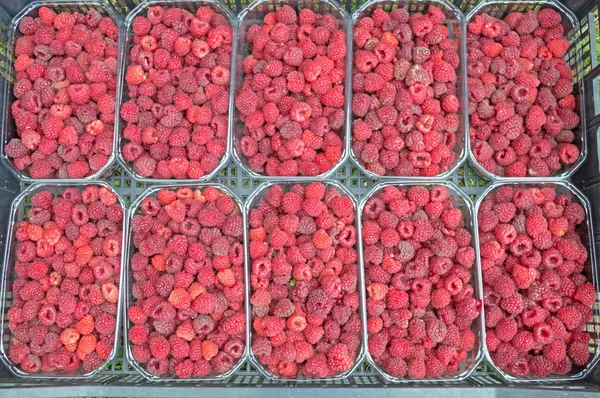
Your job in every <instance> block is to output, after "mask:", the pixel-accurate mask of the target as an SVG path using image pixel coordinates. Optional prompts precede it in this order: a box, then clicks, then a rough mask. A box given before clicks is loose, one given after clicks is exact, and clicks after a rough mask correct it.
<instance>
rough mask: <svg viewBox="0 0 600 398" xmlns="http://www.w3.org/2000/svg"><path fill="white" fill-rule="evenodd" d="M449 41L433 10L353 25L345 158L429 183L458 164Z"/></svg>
mask: <svg viewBox="0 0 600 398" xmlns="http://www.w3.org/2000/svg"><path fill="white" fill-rule="evenodd" d="M449 34H450V32H449V29H448V27H447V24H446V15H445V13H444V11H442V10H441V9H440V8H438V7H435V6H430V7H429V8H428V9H427V11H425V12H424V13H421V12H415V13H412V14H409V13H408V11H407V10H405V9H402V8H399V9H396V10H393V11H391V12H390V13H388V12H386V11H384V10H383V9H381V8H378V9H375V10H374V11H373V12H372V14H371V15H368V16H364V17H362V18H359V19H358V20H357V22H356V23H355V24H354V34H353V39H354V51H355V55H354V70H353V75H352V78H353V85H352V88H353V96H352V117H353V124H352V152H353V154H354V156H355V157H356V160H357V161H358V163H359V164H361V165H362V166H363V167H364V168H365V169H367V170H368V171H369V172H371V173H373V174H377V175H384V176H424V177H433V176H436V175H439V174H441V173H444V172H446V171H448V170H449V169H451V168H452V167H453V166H454V165H455V164H456V162H457V161H458V153H457V152H460V150H459V149H458V148H459V146H460V145H459V144H460V143H461V142H462V139H460V138H459V136H458V134H459V133H458V130H459V124H460V118H461V116H460V113H459V111H460V112H464V110H461V108H462V106H461V104H460V102H461V100H460V97H461V94H460V92H459V91H458V80H457V70H458V68H459V67H460V58H459V55H458V47H459V45H458V41H457V40H456V39H454V38H452V37H450V36H449ZM394 366H396V365H394Z"/></svg>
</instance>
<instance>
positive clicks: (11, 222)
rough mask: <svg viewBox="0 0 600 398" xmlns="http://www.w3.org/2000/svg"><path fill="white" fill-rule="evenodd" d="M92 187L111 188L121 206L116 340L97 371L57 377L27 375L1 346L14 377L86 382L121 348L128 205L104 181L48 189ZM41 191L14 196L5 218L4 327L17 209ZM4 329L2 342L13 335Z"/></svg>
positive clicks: (0, 296) (0, 314) (0, 309)
mask: <svg viewBox="0 0 600 398" xmlns="http://www.w3.org/2000/svg"><path fill="white" fill-rule="evenodd" d="M93 185H95V186H100V187H104V188H107V189H110V190H111V192H112V193H113V194H114V195H115V196H116V198H117V201H118V203H119V204H120V205H121V209H122V212H123V222H122V224H123V225H122V227H121V233H122V237H121V270H120V272H119V301H118V302H117V313H116V315H115V320H116V324H115V339H114V343H113V347H112V351H111V354H110V356H109V357H108V358H107V359H106V361H104V362H102V365H101V366H99V367H98V368H96V369H94V370H92V371H90V372H86V373H83V374H77V373H73V374H66V373H65V374H60V373H58V372H56V371H54V373H56V374H38V373H27V372H25V371H23V370H21V368H19V367H18V366H16V365H15V364H14V363H13V361H12V360H10V358H9V356H8V353H7V352H6V350H5V348H4V343H3V344H0V360H1V361H2V362H3V363H4V365H5V366H6V367H7V368H8V370H10V371H11V373H12V374H14V375H15V376H17V377H21V378H32V379H41V380H46V379H53V380H58V379H68V380H73V379H89V378H91V377H93V376H95V375H96V374H98V373H99V372H100V371H101V370H102V369H103V368H104V366H106V365H107V364H109V363H111V362H112V361H113V360H114V359H115V356H116V355H117V351H118V350H119V347H120V344H119V337H120V336H119V332H120V330H121V316H120V314H121V310H122V307H123V281H124V274H125V266H124V265H125V264H124V255H125V236H126V234H127V229H126V224H127V223H126V213H127V205H126V204H125V202H124V200H123V198H122V197H121V196H120V195H119V193H118V192H116V191H115V190H114V189H113V188H112V187H111V186H110V185H109V184H108V183H106V182H103V181H93V182H92V183H91V184H88V183H83V182H79V183H77V182H75V183H73V182H55V183H54V184H53V187H50V189H53V188H55V187H58V188H62V189H61V190H62V191H64V190H65V189H66V188H78V189H80V191H81V190H82V189H84V188H85V187H87V186H93ZM43 189H46V184H43V183H36V184H33V185H30V186H29V187H27V189H25V190H24V191H22V192H21V193H19V195H17V196H16V197H15V199H14V200H13V201H12V203H11V207H10V215H9V219H8V226H7V233H6V244H5V248H4V267H2V270H1V276H0V277H1V278H2V280H1V289H0V322H1V324H2V325H6V324H7V322H6V319H5V318H6V310H7V308H6V301H7V300H9V299H8V298H7V295H8V292H7V289H8V284H9V283H10V282H9V276H12V274H13V273H14V269H13V267H12V266H10V267H9V264H11V263H12V261H11V256H12V254H11V252H12V251H13V249H14V248H13V244H14V242H13V235H14V226H16V223H17V222H18V218H19V217H18V216H17V210H18V208H19V206H20V205H21V203H22V202H23V201H24V200H25V199H26V198H28V197H29V196H33V194H35V193H37V192H38V191H40V190H43ZM9 268H10V269H9ZM9 274H11V275H9ZM6 330H7V329H6V327H5V326H2V327H0V339H1V340H2V341H4V336H5V335H12V332H10V331H9V332H8V333H7V332H6ZM81 369H83V368H82V367H81V365H80V367H79V368H78V370H81Z"/></svg>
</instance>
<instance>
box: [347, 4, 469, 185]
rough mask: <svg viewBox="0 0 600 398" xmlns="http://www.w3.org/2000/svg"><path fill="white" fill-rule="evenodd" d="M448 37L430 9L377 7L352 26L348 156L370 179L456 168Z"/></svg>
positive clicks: (453, 66)
mask: <svg viewBox="0 0 600 398" xmlns="http://www.w3.org/2000/svg"><path fill="white" fill-rule="evenodd" d="M449 33H450V32H449V28H448V26H446V14H445V13H444V11H442V10H441V9H439V8H437V7H435V6H430V7H429V8H428V10H427V12H426V13H425V14H423V13H421V12H416V13H413V14H412V15H409V13H408V12H407V11H406V10H405V9H403V8H397V9H394V10H393V11H391V12H390V13H388V12H386V11H384V10H383V9H381V8H377V9H375V10H374V11H373V12H372V14H371V15H370V16H365V17H363V18H360V19H359V20H358V21H357V22H356V23H355V25H354V47H355V51H356V52H355V54H354V73H353V82H352V88H353V96H352V115H353V118H354V122H353V125H352V151H353V153H354V156H355V157H356V159H357V160H358V162H359V163H360V164H361V165H362V166H363V167H365V168H366V169H367V170H369V171H370V172H371V173H374V174H378V175H387V176H436V175H439V174H441V173H444V172H446V171H448V170H449V169H450V168H451V167H453V166H454V165H455V164H456V162H457V160H458V159H457V158H458V155H457V153H456V151H457V146H459V145H458V144H457V141H460V143H462V141H463V140H462V139H458V138H457V134H458V129H459V125H460V124H461V123H460V115H459V109H460V108H461V106H460V99H459V98H460V96H461V94H460V92H458V87H457V70H458V68H459V66H460V57H459V55H458V47H459V45H458V44H459V42H458V40H457V39H454V38H450V37H449ZM460 145H462V144H460ZM459 152H460V150H459Z"/></svg>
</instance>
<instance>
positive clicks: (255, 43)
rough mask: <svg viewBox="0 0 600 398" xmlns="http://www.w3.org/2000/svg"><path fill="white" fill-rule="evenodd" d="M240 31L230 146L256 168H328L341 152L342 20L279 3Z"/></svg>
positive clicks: (287, 171)
mask: <svg viewBox="0 0 600 398" xmlns="http://www.w3.org/2000/svg"><path fill="white" fill-rule="evenodd" d="M241 34H245V35H246V41H247V42H248V47H249V48H248V50H249V55H248V56H246V58H244V61H243V66H242V67H243V74H244V79H243V82H242V84H241V88H240V89H239V90H238V91H237V92H236V97H235V107H236V109H237V115H238V116H237V117H238V118H239V120H240V121H241V123H240V124H241V126H240V127H239V128H240V130H241V135H242V137H241V138H240V139H239V141H238V142H236V143H235V150H236V152H237V154H238V155H239V156H240V158H241V159H242V161H243V162H244V163H245V164H247V167H248V168H249V169H250V170H252V171H253V172H255V173H258V174H261V175H267V176H317V175H321V174H324V173H326V172H328V171H329V170H331V169H332V168H334V167H335V166H336V165H337V164H338V163H339V161H340V160H341V158H342V155H343V153H344V145H345V143H344V134H345V133H344V129H345V128H346V127H347V126H346V113H345V110H344V108H345V106H344V105H345V103H346V93H345V91H344V90H345V86H346V80H347V79H346V78H347V76H346V73H347V71H346V56H347V43H346V41H347V38H346V32H345V31H344V27H343V26H340V25H339V23H338V21H337V20H336V18H335V17H334V16H333V15H332V14H318V13H315V12H313V11H311V10H310V9H308V8H305V9H302V10H301V11H300V12H297V11H296V10H294V9H293V8H292V7H290V6H289V5H284V6H282V7H281V8H280V9H279V10H277V11H273V12H269V13H267V14H266V15H265V17H264V24H262V25H252V26H250V27H249V29H248V31H247V32H241Z"/></svg>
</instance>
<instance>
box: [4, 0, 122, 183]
mask: <svg viewBox="0 0 600 398" xmlns="http://www.w3.org/2000/svg"><path fill="white" fill-rule="evenodd" d="M38 14H39V16H38V17H37V18H34V17H32V16H25V17H23V18H22V19H21V21H20V23H19V26H18V30H19V31H18V32H17V33H16V34H19V33H20V34H21V36H20V37H18V38H17V40H16V43H15V47H14V56H15V61H14V64H13V67H14V70H15V73H16V82H15V84H14V85H13V86H12V91H13V94H14V96H15V98H16V100H15V101H14V102H13V103H12V104H11V114H12V117H13V119H14V124H15V125H16V137H9V138H11V139H10V141H8V143H7V144H6V145H5V146H4V153H5V154H6V155H7V156H8V157H9V158H11V159H12V162H13V164H14V167H15V168H16V169H17V170H18V171H20V172H22V173H23V175H25V176H28V177H30V178H33V179H43V178H61V179H67V178H69V179H81V178H84V177H89V176H92V175H94V174H96V173H97V172H98V171H99V170H100V169H102V168H103V167H104V166H106V165H107V164H108V162H109V161H110V160H111V156H112V154H113V145H114V122H115V109H116V108H115V92H116V86H117V81H116V73H117V67H118V63H117V53H118V50H117V42H118V33H119V29H118V28H117V25H115V23H114V21H113V20H112V19H111V18H110V17H103V16H102V15H101V14H100V13H99V12H98V11H96V10H89V11H88V12H87V13H86V14H81V13H78V12H73V13H71V12H61V13H58V14H57V13H55V12H54V11H52V10H51V9H49V8H47V7H40V8H39V9H38Z"/></svg>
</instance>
